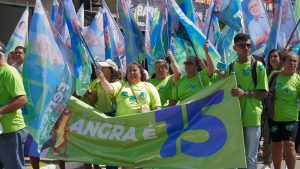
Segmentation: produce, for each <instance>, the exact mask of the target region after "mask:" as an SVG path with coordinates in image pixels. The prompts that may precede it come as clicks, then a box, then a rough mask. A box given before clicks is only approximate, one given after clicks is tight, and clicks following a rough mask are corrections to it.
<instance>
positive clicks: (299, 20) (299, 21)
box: [285, 19, 300, 48]
mask: <svg viewBox="0 0 300 169" xmlns="http://www.w3.org/2000/svg"><path fill="white" fill-rule="evenodd" d="M299 23H300V19H298V22H297V24H296V26H295V28H294V30H293V32H292V34H291V36H290V38H289V40H288V42H287V43H286V45H285V48H287V47H288V45H289V43H290V42H291V40H292V38H293V35H294V33H295V31H296V29H297V27H298V25H299Z"/></svg>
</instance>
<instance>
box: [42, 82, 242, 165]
mask: <svg viewBox="0 0 300 169" xmlns="http://www.w3.org/2000/svg"><path fill="white" fill-rule="evenodd" d="M233 87H236V81H235V77H234V76H231V77H228V78H226V79H223V80H220V81H218V82H216V83H215V84H213V85H212V86H210V87H209V88H207V89H205V90H202V91H200V92H199V93H196V94H195V95H193V96H192V97H190V98H189V99H187V100H185V101H184V102H183V103H182V104H180V105H177V106H173V107H169V108H165V109H162V110H158V111H155V112H148V113H141V114H136V115H129V116H121V117H107V116H105V115H104V114H103V113H101V112H99V111H97V110H96V109H94V108H92V107H90V106H88V105H87V104H85V103H83V102H81V101H79V100H77V99H75V98H71V100H70V102H69V105H68V111H65V113H64V114H62V116H61V118H60V119H59V121H58V123H57V125H56V127H55V128H54V129H53V131H52V136H51V137H50V138H49V140H48V142H47V143H48V144H46V145H45V146H44V147H43V148H45V150H46V157H47V158H52V159H62V160H66V161H79V162H86V163H94V164H95V163H96V164H97V163H99V164H108V165H114V166H132V167H133V166H135V167H147V168H169V169H170V168H172V169H181V168H182V169H183V168H189V169H212V168H245V167H246V162H245V150H244V141H243V132H242V129H243V127H242V122H241V114H240V106H239V105H240V104H239V100H238V98H237V97H232V96H231V89H232V88H233ZM45 150H44V151H45Z"/></svg>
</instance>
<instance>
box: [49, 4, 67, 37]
mask: <svg viewBox="0 0 300 169" xmlns="http://www.w3.org/2000/svg"><path fill="white" fill-rule="evenodd" d="M63 10H64V8H63V4H62V1H61V0H59V1H58V0H54V1H53V4H52V13H51V23H52V25H53V26H54V27H55V28H56V29H57V30H58V32H59V33H60V34H61V33H62V30H63V27H64V25H65V24H66V22H65V20H64V17H63Z"/></svg>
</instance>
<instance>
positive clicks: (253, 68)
mask: <svg viewBox="0 0 300 169" xmlns="http://www.w3.org/2000/svg"><path fill="white" fill-rule="evenodd" d="M256 67H257V61H256V60H255V59H254V58H253V57H252V58H251V75H252V80H253V83H254V87H255V88H256V86H257V72H256Z"/></svg>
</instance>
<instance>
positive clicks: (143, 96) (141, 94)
mask: <svg viewBox="0 0 300 169" xmlns="http://www.w3.org/2000/svg"><path fill="white" fill-rule="evenodd" d="M139 97H140V98H142V99H144V100H145V99H146V98H147V93H145V92H141V93H140V95H139Z"/></svg>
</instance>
